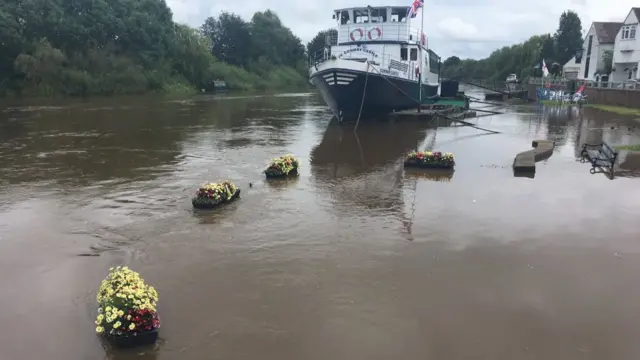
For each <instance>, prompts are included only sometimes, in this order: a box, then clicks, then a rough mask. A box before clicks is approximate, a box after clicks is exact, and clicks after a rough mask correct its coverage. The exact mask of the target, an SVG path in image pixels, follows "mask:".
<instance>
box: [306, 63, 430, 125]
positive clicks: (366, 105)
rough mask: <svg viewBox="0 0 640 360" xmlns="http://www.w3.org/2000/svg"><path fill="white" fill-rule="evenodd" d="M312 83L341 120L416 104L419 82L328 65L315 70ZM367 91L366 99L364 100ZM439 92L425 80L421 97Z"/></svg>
mask: <svg viewBox="0 0 640 360" xmlns="http://www.w3.org/2000/svg"><path fill="white" fill-rule="evenodd" d="M310 80H311V83H312V84H313V85H314V86H315V87H316V88H317V89H318V91H319V92H320V94H321V95H322V97H323V99H324V101H325V102H326V104H327V105H328V106H329V108H331V111H332V112H333V113H334V115H335V116H336V117H337V118H338V119H340V120H341V121H352V120H357V119H358V116H359V114H360V108H361V105H362V115H361V116H360V117H361V119H370V118H375V117H377V116H381V115H385V114H388V113H391V112H394V111H400V110H406V109H410V108H414V107H416V105H417V104H416V99H418V98H419V89H418V82H417V81H411V80H407V79H402V78H397V77H392V76H383V75H381V74H379V73H376V72H371V71H369V72H368V73H367V72H366V71H358V70H352V69H340V68H329V69H325V70H321V71H318V72H315V73H314V74H313V75H312V76H311V78H310ZM363 93H364V100H363ZM437 95H438V85H430V84H423V85H422V98H423V99H425V98H429V97H434V96H437Z"/></svg>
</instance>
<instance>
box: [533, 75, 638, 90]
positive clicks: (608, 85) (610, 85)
mask: <svg viewBox="0 0 640 360" xmlns="http://www.w3.org/2000/svg"><path fill="white" fill-rule="evenodd" d="M572 81H575V82H576V84H578V86H577V87H580V86H582V84H583V83H585V81H584V80H567V79H550V78H529V84H533V85H543V86H546V85H549V86H551V87H558V86H567V87H568V86H569V84H570V83H571V82H572ZM586 83H587V86H586V88H591V89H611V90H636V91H638V90H640V83H638V82H637V81H625V82H611V81H586Z"/></svg>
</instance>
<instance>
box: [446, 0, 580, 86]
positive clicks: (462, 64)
mask: <svg viewBox="0 0 640 360" xmlns="http://www.w3.org/2000/svg"><path fill="white" fill-rule="evenodd" d="M582 40H583V39H582V23H581V21H580V17H579V16H578V14H577V13H576V12H574V11H571V10H568V11H565V12H563V13H562V15H560V19H559V22H558V29H557V30H556V32H555V33H554V34H541V35H534V36H532V37H530V38H529V39H528V40H526V41H525V42H523V43H519V44H515V45H510V46H504V47H502V48H500V49H497V50H495V51H494V52H492V53H491V55H489V57H487V58H485V59H480V60H476V59H460V58H459V57H457V56H451V57H449V58H447V59H446V60H445V61H444V63H443V69H442V76H443V77H445V78H461V79H467V80H470V79H485V80H498V81H504V80H505V79H506V78H507V76H508V75H509V74H517V76H518V78H520V79H525V78H527V77H530V76H540V75H541V71H542V70H541V69H540V62H541V61H542V59H545V62H546V64H547V66H548V67H549V71H550V72H551V74H559V72H560V71H561V65H560V64H565V63H566V62H567V61H569V60H570V59H571V58H572V57H573V56H574V55H575V51H574V49H580V48H581V47H582Z"/></svg>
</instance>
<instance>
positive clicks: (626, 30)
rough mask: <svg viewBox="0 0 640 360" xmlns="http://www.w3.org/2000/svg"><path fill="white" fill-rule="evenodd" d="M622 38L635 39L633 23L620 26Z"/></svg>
mask: <svg viewBox="0 0 640 360" xmlns="http://www.w3.org/2000/svg"><path fill="white" fill-rule="evenodd" d="M621 31H622V36H621V38H622V40H629V39H635V38H636V26H635V25H628V26H623V27H622V30H621Z"/></svg>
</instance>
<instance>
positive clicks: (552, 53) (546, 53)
mask: <svg viewBox="0 0 640 360" xmlns="http://www.w3.org/2000/svg"><path fill="white" fill-rule="evenodd" d="M555 57H556V42H555V39H554V38H553V37H552V36H551V35H550V34H546V35H543V36H542V49H541V50H540V59H544V61H545V62H546V63H549V64H550V63H552V62H553V61H554V60H555ZM565 63H566V62H565Z"/></svg>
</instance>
